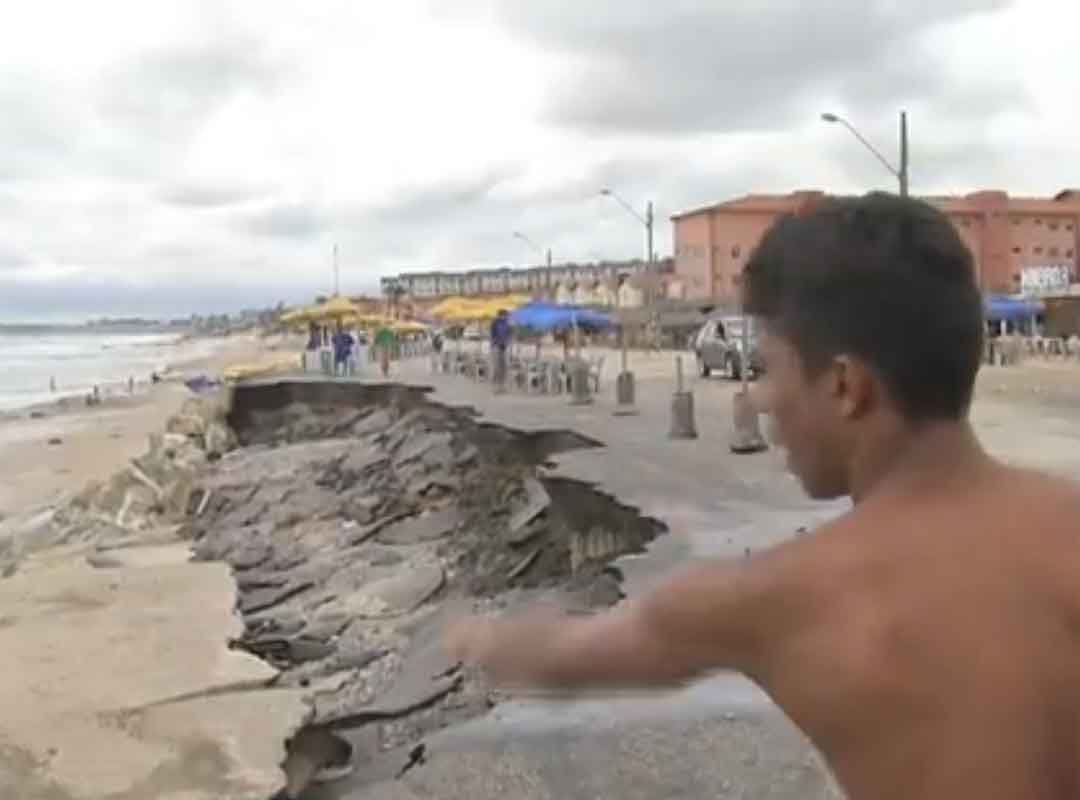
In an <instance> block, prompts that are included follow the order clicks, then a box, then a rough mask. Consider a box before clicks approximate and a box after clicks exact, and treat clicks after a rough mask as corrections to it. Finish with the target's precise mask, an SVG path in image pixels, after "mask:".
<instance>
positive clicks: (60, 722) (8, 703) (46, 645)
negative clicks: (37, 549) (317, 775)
mask: <svg viewBox="0 0 1080 800" xmlns="http://www.w3.org/2000/svg"><path fill="white" fill-rule="evenodd" d="M186 550H187V548H186V547H185V546H183V545H177V547H176V551H177V553H176V557H175V558H172V559H167V558H164V557H162V558H160V559H158V560H159V561H161V562H162V563H155V564H147V565H141V566H133V567H120V568H116V569H111V570H107V571H99V570H94V569H92V568H90V567H89V566H87V565H86V564H85V563H83V562H81V561H78V560H75V559H70V558H66V559H59V558H46V557H45V554H43V555H42V557H41V559H40V560H38V559H36V558H35V559H33V561H34V567H33V569H32V570H28V572H27V574H26V575H22V574H16V575H15V576H13V577H12V578H10V579H8V580H6V581H0V608H3V609H4V612H5V614H7V615H10V616H11V617H13V618H15V619H16V620H17V621H16V623H15V624H12V625H7V626H0V651H2V652H3V653H4V657H5V662H6V663H8V664H10V665H11V667H12V668H11V669H10V670H8V671H7V672H6V673H5V679H4V681H3V682H0V707H3V709H4V714H3V717H2V718H0V741H3V742H4V743H5V747H4V754H3V759H4V760H5V763H4V764H3V765H0V773H4V769H3V768H2V766H6V759H7V758H8V756H9V754H10V753H20V754H23V755H25V757H26V759H27V761H28V763H30V764H33V765H34V766H33V769H32V770H29V771H27V772H26V773H25V775H24V776H23V777H25V779H26V782H25V783H24V784H20V785H17V787H16V790H14V791H12V792H9V793H3V792H0V794H3V796H5V797H7V796H11V797H21V798H30V797H41V798H45V797H57V798H60V797H63V798H73V799H74V798H94V797H131V798H135V797H147V798H149V797H172V796H175V797H191V798H208V797H268V796H270V795H271V794H272V793H273V792H274V791H275V790H276V789H277V788H278V787H279V786H280V785H281V782H282V773H281V771H280V766H279V765H280V764H281V762H282V760H283V758H284V755H285V753H284V749H285V748H284V742H285V741H286V740H287V739H288V738H289V736H290V735H291V734H292V733H293V731H295V730H296V729H298V728H299V726H300V724H301V722H302V721H303V720H304V718H305V717H306V715H307V713H308V708H307V706H306V704H305V702H304V697H303V694H302V693H301V692H291V691H273V690H264V689H261V688H259V687H261V686H263V685H265V684H266V683H267V682H269V681H270V680H271V679H273V678H274V677H275V676H276V674H277V672H276V670H274V669H273V668H271V667H270V666H268V665H267V664H265V663H263V662H261V661H259V660H258V659H256V658H254V657H253V656H250V655H248V654H246V653H242V652H238V651H230V650H229V649H228V648H227V642H228V640H229V639H230V638H234V637H235V636H237V635H238V634H239V633H240V631H241V622H240V620H239V618H237V617H236V615H235V614H234V613H233V606H234V602H235V589H234V586H233V583H232V581H231V579H230V577H229V571H228V568H227V567H226V566H225V565H224V564H192V563H180V558H181V557H182V554H184V553H185V552H186ZM58 647H59V648H60V649H59V650H58ZM136 731H137V734H136V733H135V732H136ZM3 782H4V777H0V785H3Z"/></svg>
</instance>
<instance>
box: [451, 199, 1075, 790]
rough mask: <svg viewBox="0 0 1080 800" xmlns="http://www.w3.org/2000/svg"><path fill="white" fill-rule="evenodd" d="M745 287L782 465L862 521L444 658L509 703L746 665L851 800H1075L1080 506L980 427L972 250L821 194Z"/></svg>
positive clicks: (759, 257) (931, 226)
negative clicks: (532, 694) (986, 439)
mask: <svg viewBox="0 0 1080 800" xmlns="http://www.w3.org/2000/svg"><path fill="white" fill-rule="evenodd" d="M743 288H744V292H745V295H744V302H745V305H746V308H747V310H748V312H749V313H751V314H753V315H755V317H756V318H757V319H758V321H759V327H760V329H761V331H762V336H761V349H762V356H763V359H764V361H765V369H766V372H765V376H764V378H763V379H762V381H761V384H760V386H759V387H758V393H759V403H760V405H761V407H762V409H763V410H765V411H767V412H768V413H769V414H770V415H771V419H772V423H773V424H774V426H775V430H776V434H777V438H778V439H779V442H778V443H779V444H781V445H783V446H784V447H785V448H786V450H787V453H788V460H789V466H790V468H791V470H792V471H793V472H794V473H795V474H796V475H797V476H798V477H799V479H800V480H801V481H802V483H803V485H804V487H805V489H806V491H807V492H808V493H809V494H810V495H811V496H813V497H816V498H834V497H840V496H845V495H846V496H850V497H851V498H852V499H853V500H854V507H853V509H852V511H850V512H849V513H847V514H846V515H844V516H843V517H841V518H840V519H838V520H836V521H834V522H831V523H829V524H827V525H825V526H823V527H821V528H819V529H818V530H816V531H815V532H814V533H813V534H812V535H809V536H805V537H801V538H799V539H796V540H793V541H790V542H788V543H786V544H783V545H781V546H779V547H776V548H774V549H772V550H771V551H768V552H765V553H763V554H761V555H759V556H756V557H754V558H750V559H747V560H744V561H739V562H737V563H733V562H726V561H701V562H696V563H693V564H691V565H689V566H686V567H685V568H683V569H681V570H680V571H678V572H676V573H675V574H673V575H671V576H670V577H669V578H668V579H667V580H666V581H665V582H663V583H662V584H661V585H660V586H659V587H658V588H656V590H655V591H653V592H651V593H650V594H648V595H646V596H643V597H640V598H637V599H635V600H633V601H631V602H627V603H625V604H624V605H622V606H620V607H618V608H616V609H615V610H613V611H611V612H610V613H606V614H603V615H598V616H596V617H592V618H589V619H567V618H564V617H555V616H550V615H547V614H545V613H540V612H537V613H535V614H532V615H526V616H524V617H522V618H517V619H505V620H487V619H472V620H466V621H464V622H461V623H459V624H458V625H456V626H455V627H454V628H453V629H452V630H451V631H449V632H448V644H449V647H450V648H451V650H452V652H453V653H455V654H456V655H457V656H459V657H460V658H461V659H462V660H464V661H467V662H470V663H475V664H479V665H480V666H482V667H484V668H485V669H486V670H487V671H488V673H489V674H490V675H491V676H492V678H493V679H494V680H496V681H498V682H499V683H501V684H504V685H509V686H539V687H550V688H559V689H575V688H580V689H589V688H604V687H650V686H653V687H655V686H677V685H680V684H682V683H684V682H686V681H691V680H693V679H695V678H698V677H701V676H704V675H706V674H708V673H710V672H711V671H714V670H717V669H735V670H739V671H741V672H742V673H744V674H746V675H748V676H749V677H750V678H752V679H753V680H755V681H756V682H757V683H759V684H760V685H761V686H762V687H764V688H765V689H766V690H767V691H768V692H769V694H770V695H771V696H772V697H773V698H774V699H775V700H776V702H777V703H778V704H779V705H780V706H782V707H783V709H784V710H785V711H786V712H787V713H788V715H789V716H790V717H791V718H792V719H793V720H794V721H795V722H796V723H797V724H798V725H799V726H800V727H801V728H802V729H803V730H804V731H805V732H806V733H807V734H808V735H809V737H810V738H811V739H812V740H813V742H814V743H815V744H816V745H817V747H818V748H819V749H820V750H821V752H822V753H823V754H824V755H825V757H826V758H827V759H828V761H829V764H830V765H831V767H832V769H833V770H834V772H835V773H836V775H837V777H838V779H839V780H840V782H841V783H842V784H843V786H844V787H845V789H846V790H847V792H848V794H849V795H850V796H851V797H852V798H856V799H858V798H869V799H870V800H888V799H889V798H941V800H957V798H973V799H974V798H979V799H980V800H987V799H988V798H1010V799H1015V800H1020V799H1021V798H1026V799H1027V800H1036V799H1037V798H1074V797H1080V491H1078V489H1077V488H1076V487H1074V486H1073V485H1071V484H1070V483H1067V482H1065V481H1062V480H1056V479H1052V478H1049V477H1046V476H1044V475H1040V474H1037V473H1033V472H1029V471H1025V470H1020V469H1014V468H1011V467H1007V466H1005V465H1003V464H1001V463H1000V462H998V461H996V460H995V459H993V458H992V457H990V456H989V455H987V454H986V453H985V452H984V451H983V449H982V448H981V447H980V445H979V442H978V440H977V439H976V437H975V435H974V432H973V431H972V428H971V425H970V424H969V422H968V419H967V417H968V410H969V406H970V403H971V398H972V391H973V384H974V381H975V373H976V371H977V369H978V365H979V358H980V354H981V352H982V331H983V320H982V304H981V298H980V295H979V290H978V287H977V286H976V283H975V277H974V270H973V265H972V259H971V255H970V254H969V253H968V251H967V250H966V248H965V247H964V245H963V244H962V242H961V241H960V238H959V237H958V235H957V234H956V232H955V231H954V230H953V228H952V226H951V225H950V223H949V222H948V220H947V219H946V218H945V217H944V216H943V215H942V214H941V213H939V212H938V211H936V210H934V209H933V208H931V207H930V206H928V205H926V204H924V203H922V202H919V201H916V200H910V199H903V198H898V197H895V196H891V195H884V194H875V195H869V196H866V197H863V198H859V199H842V200H833V201H827V202H825V203H824V204H822V205H821V206H819V207H818V208H817V209H815V210H813V211H812V212H811V213H809V214H806V215H804V216H799V217H788V218H785V219H782V220H780V221H779V222H778V223H777V224H776V225H775V226H774V227H773V228H772V229H771V230H770V231H769V233H768V234H767V235H766V236H765V238H764V239H763V241H762V242H761V244H760V246H759V247H758V248H757V250H756V252H755V253H754V254H753V256H752V257H751V259H750V261H749V263H748V265H747V267H746V270H745V273H744V280H743Z"/></svg>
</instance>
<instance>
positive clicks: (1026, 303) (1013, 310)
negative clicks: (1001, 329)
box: [984, 295, 1044, 322]
mask: <svg viewBox="0 0 1080 800" xmlns="http://www.w3.org/2000/svg"><path fill="white" fill-rule="evenodd" d="M984 308H985V312H986V318H987V319H989V320H995V321H999V322H1000V321H1002V320H1005V321H1008V322H1017V321H1021V320H1026V319H1031V318H1032V317H1035V316H1038V315H1039V314H1041V313H1043V309H1044V306H1043V304H1042V303H1039V302H1037V301H1034V300H1023V299H1020V298H1016V297H1006V296H1003V295H990V296H988V297H987V298H986V302H985V304H984Z"/></svg>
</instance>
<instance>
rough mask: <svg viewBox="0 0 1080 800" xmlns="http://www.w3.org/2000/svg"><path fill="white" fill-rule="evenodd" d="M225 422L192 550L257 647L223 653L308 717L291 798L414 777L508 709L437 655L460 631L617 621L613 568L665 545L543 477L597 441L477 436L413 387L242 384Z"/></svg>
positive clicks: (624, 517) (294, 751) (290, 747)
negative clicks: (591, 616) (226, 585)
mask: <svg viewBox="0 0 1080 800" xmlns="http://www.w3.org/2000/svg"><path fill="white" fill-rule="evenodd" d="M228 423H229V427H230V434H234V435H235V437H236V445H237V448H236V449H235V450H232V451H231V452H228V453H227V454H225V455H223V456H222V457H220V458H215V459H213V463H211V464H210V465H209V466H208V467H207V468H206V469H205V470H204V471H203V474H202V476H201V477H200V479H199V480H198V481H196V483H195V485H194V486H193V488H192V493H191V498H190V502H189V511H190V513H191V515H192V517H193V518H192V521H191V536H192V537H193V543H194V550H195V554H196V558H197V559H201V560H210V561H224V562H226V563H227V564H229V565H230V566H231V568H232V570H233V572H234V577H235V580H236V582H237V587H238V598H237V605H238V610H239V612H240V613H241V614H242V616H243V621H244V630H243V633H242V635H241V636H239V637H237V638H236V639H235V640H234V641H233V642H231V643H230V645H231V646H232V647H234V648H237V649H242V650H245V651H247V652H249V653H252V654H255V655H257V656H259V657H260V658H262V659H264V660H266V661H267V662H269V663H270V664H271V665H272V666H274V667H275V668H277V669H278V670H279V674H278V676H277V677H276V678H275V679H274V682H273V683H274V685H275V686H276V687H281V688H292V689H301V690H303V691H304V692H305V693H306V698H307V701H308V703H309V704H310V713H309V716H308V719H307V723H306V725H305V726H304V727H303V728H301V730H299V731H298V732H297V733H296V734H295V735H293V736H292V738H291V740H290V741H289V742H288V743H287V751H288V757H287V759H286V763H285V772H286V776H287V780H286V784H285V786H283V787H282V790H281V792H280V793H279V795H278V797H279V798H283V799H284V798H297V797H299V796H300V794H301V792H303V791H304V790H305V789H306V788H307V787H308V786H309V785H310V784H311V783H312V782H313V781H315V780H317V779H320V778H331V777H334V776H337V775H340V774H343V773H345V772H349V771H351V772H353V773H354V777H353V779H352V780H351V781H350V783H351V785H352V786H353V787H355V785H356V776H357V775H360V776H364V775H365V773H369V774H370V779H371V781H372V782H375V781H378V780H384V779H386V777H387V775H388V774H390V773H394V772H397V773H400V772H403V771H405V770H407V769H409V768H410V767H411V766H413V765H414V764H416V763H419V762H420V761H422V760H423V758H424V756H425V745H424V739H425V737H426V736H428V735H429V734H430V733H432V732H435V731H438V730H441V729H444V728H447V727H449V726H452V725H454V724H456V723H459V722H463V721H465V720H468V719H470V718H473V717H477V716H479V715H482V714H484V713H486V712H487V711H488V710H489V709H490V708H491V707H492V706H493V705H495V704H496V703H497V702H498V699H499V698H498V697H496V696H494V695H492V694H491V693H490V692H489V691H488V690H486V689H485V688H484V687H483V686H482V685H481V684H479V683H478V682H476V681H474V680H472V679H471V676H469V675H466V674H463V673H462V672H461V671H460V670H459V669H458V667H457V665H455V664H452V663H449V662H448V661H447V660H446V659H445V657H444V656H443V655H442V653H441V649H440V647H439V631H440V630H441V628H442V626H443V624H444V622H445V619H446V616H447V615H448V614H451V613H461V612H462V611H463V610H466V609H468V610H495V609H499V608H501V607H505V606H507V605H509V604H516V603H518V602H522V601H525V600H527V599H529V598H532V597H536V596H540V595H543V596H544V597H553V598H555V599H556V600H557V601H558V602H560V603H561V604H563V605H564V606H565V607H567V608H568V610H570V611H576V612H581V613H588V612H589V611H591V610H594V609H597V608H605V607H608V606H610V605H612V604H614V603H615V602H617V601H618V600H619V599H620V598H621V597H622V592H621V590H620V588H619V584H620V578H621V576H620V574H619V573H618V571H617V570H616V569H614V568H612V567H610V566H609V562H611V561H612V560H613V559H615V558H617V557H619V556H622V555H625V554H627V553H633V552H640V551H641V550H643V548H644V547H645V545H646V544H647V543H648V542H649V541H650V540H651V539H653V538H654V537H655V536H657V535H658V534H660V533H661V532H662V531H663V530H664V528H663V526H662V525H661V524H660V523H659V522H658V521H656V520H654V519H649V518H645V517H642V516H641V515H639V514H638V513H637V512H636V511H635V510H634V509H632V508H629V507H627V506H624V505H622V504H620V503H619V502H617V501H616V500H615V499H614V498H612V497H609V496H607V495H605V494H603V493H602V492H599V491H597V490H596V489H595V488H594V487H591V486H589V485H587V484H585V483H581V482H579V481H573V480H567V479H563V478H558V477H554V476H552V475H550V474H548V471H547V469H546V466H547V465H548V459H549V458H550V457H551V456H552V455H554V454H556V453H559V452H564V451H567V450H571V449H575V448H587V447H597V446H600V443H598V442H595V441H591V440H588V439H585V438H583V437H580V436H578V435H575V434H573V433H571V432H568V431H546V432H536V433H528V434H526V433H521V432H517V431H514V430H510V429H507V428H503V427H499V426H494V425H490V424H483V423H482V422H480V421H478V420H477V418H476V415H475V414H474V413H472V412H471V411H470V410H469V409H460V408H448V407H445V406H441V405H438V404H436V403H434V402H431V401H430V400H429V399H428V398H427V396H426V392H425V391H424V390H422V389H419V388H408V387H401V386H366V385H358V384H319V383H294V384H290V383H280V384H270V385H262V386H257V387H255V386H253V387H245V386H239V387H237V388H236V390H235V395H234V398H233V403H232V411H231V413H230V414H229V417H228ZM325 791H326V792H329V794H326V795H325V796H332V785H331V786H328V787H327V788H326V790H325Z"/></svg>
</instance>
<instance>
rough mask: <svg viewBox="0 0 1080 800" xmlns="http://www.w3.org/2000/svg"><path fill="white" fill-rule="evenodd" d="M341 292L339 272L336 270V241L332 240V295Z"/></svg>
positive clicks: (335, 295)
mask: <svg viewBox="0 0 1080 800" xmlns="http://www.w3.org/2000/svg"><path fill="white" fill-rule="evenodd" d="M339 294H341V272H340V271H339V270H338V262H337V242H334V297H337V296H338V295H339Z"/></svg>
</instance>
